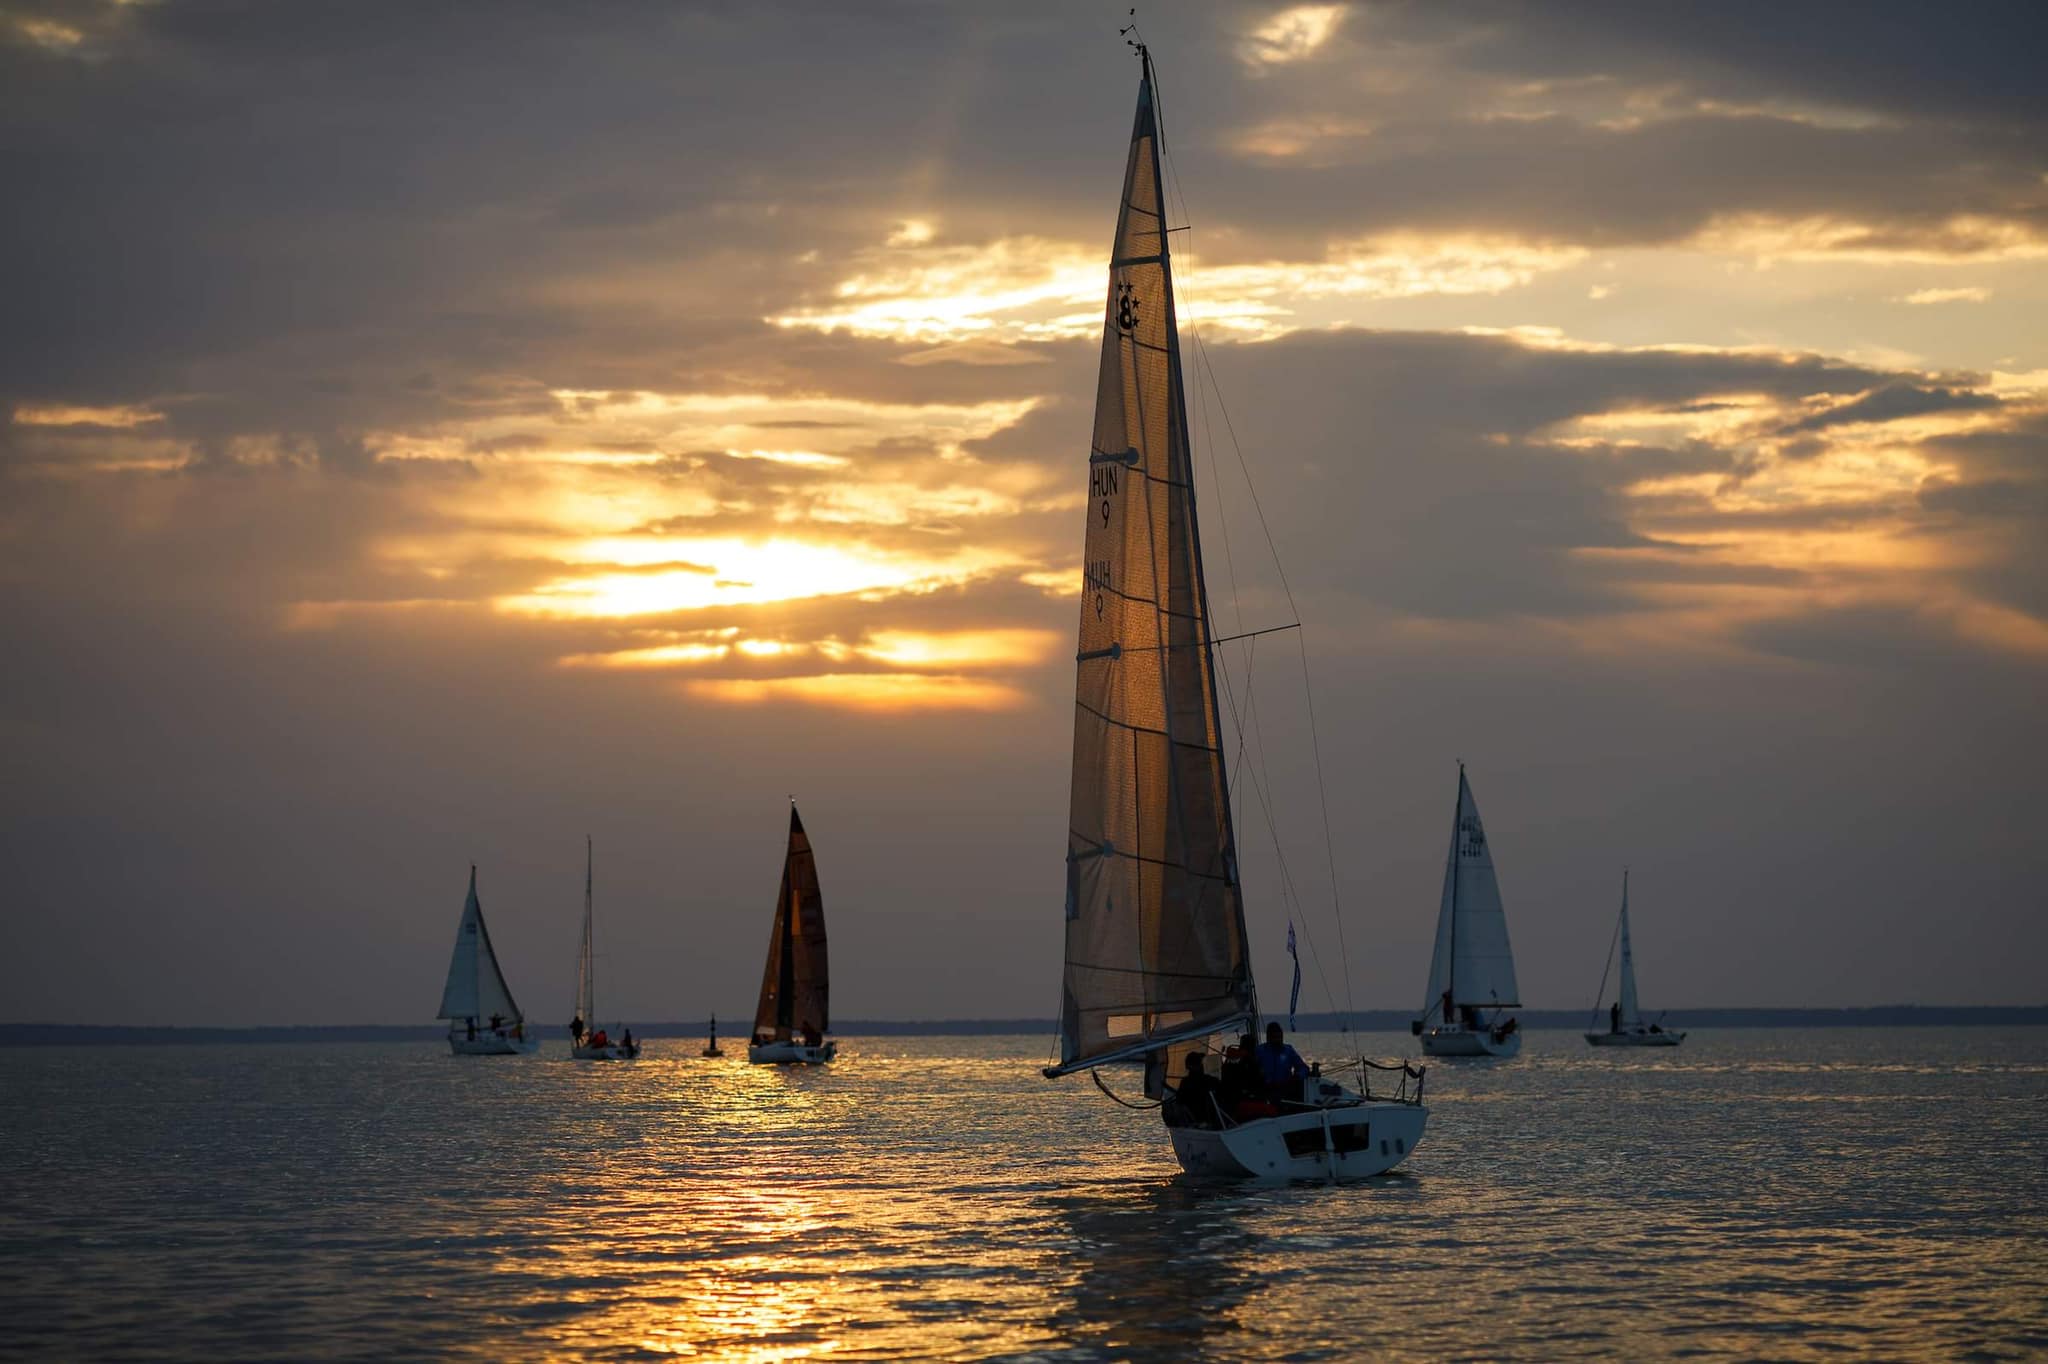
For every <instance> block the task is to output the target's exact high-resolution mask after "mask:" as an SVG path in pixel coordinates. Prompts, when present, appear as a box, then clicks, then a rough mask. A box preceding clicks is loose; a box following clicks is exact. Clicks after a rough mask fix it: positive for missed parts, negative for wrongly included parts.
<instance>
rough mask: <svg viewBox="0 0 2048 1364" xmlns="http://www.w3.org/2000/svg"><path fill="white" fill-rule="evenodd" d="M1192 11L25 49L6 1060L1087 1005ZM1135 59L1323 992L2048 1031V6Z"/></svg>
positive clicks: (144, 25) (601, 26)
mask: <svg viewBox="0 0 2048 1364" xmlns="http://www.w3.org/2000/svg"><path fill="white" fill-rule="evenodd" d="M1127 8H1128V4H1127V3H1119V4H1053V3H1032V4H1028V5H1027V4H1013V5H994V4H964V3H963V4H950V5H945V4H936V3H930V4H926V3H900V4H879V3H877V4H853V5H839V4H826V3H817V4H774V3H737V2H735V3H729V4H699V5H691V4H667V5H655V4H647V5H619V6H599V7H584V6H563V5H538V4H533V5H528V4H519V3H506V4H492V5H432V4H427V5H422V4H414V3H405V4H357V5H349V6H313V5H292V4H276V3H249V4H240V5H236V4H213V3H198V2H196V0H195V2H188V0H144V2H141V3H104V2H102V0H78V2H77V3H37V0H0V183H4V184H5V185H6V187H7V189H6V191H5V201H6V202H5V208H4V210H0V640H4V645H5V666H4V667H0V767H4V769H5V772H6V774H7V780H6V782H5V786H4V796H0V802H4V804H0V874H4V878H5V880H4V886H5V889H4V895H0V899H4V903H5V906H6V908H5V911H4V915H0V935H4V946H0V996H4V1002H0V1020H31V1019H38V1020H40V1019H52V1020H62V1021H74V1022H134V1023H149V1022H159V1023H261V1022H276V1023H284V1022H308V1023H311V1022H408V1021H425V1020H426V1019H427V1018H428V1016H430V1015H431V1013H432V1012H433V1009H434V1007H435V1004H436V1002H437V1000H438V997H439V990H440V983H441V977H442V974H443V972H444V970H445V966H446V960H447V951H448V947H449V944H450V942H451V941H452V938H453V934H454V930H455V924H456V920H457V917H458V915H459V913H460V910H461V907H462V898H463V890H464V885H465V880H466V876H467V872H468V867H469V864H470V863H471V862H475V863H477V864H478V865H479V869H480V870H479V889H480V891H481V895H482V900H483V904H484V907H485V910H486V913H487V915H488V916H489V919H490V922H491V926H492V931H493V935H494V937H495V938H496V941H497V946H498V950H499V955H500V959H501V961H502V962H503V964H504V967H505V970H506V973H507V975H508V977H509V979H510V982H511V985H512V988H513V990H514V992H515V993H516V994H517V995H518V997H519V999H520V1001H521V1003H522V1004H523V1005H524V1007H525V1009H526V1011H527V1013H528V1014H529V1016H532V1017H536V1018H539V1019H542V1020H546V1021H548V1022H551V1023H552V1022H566V1020H567V1017H568V1006H569V1001H570V998H571V989H572V986H573V983H574V980H573V976H574V966H575V962H574V959H573V952H574V949H575V944H576V928H577V916H578V914H579V913H580V908H581V880H582V866H581V858H582V844H583V837H584V835H585V834H589V835H591V836H592V837H593V838H594V840H595V845H596V850H597V894H598V926H597V933H598V941H599V948H600V951H601V952H603V953H604V954H605V955H604V956H603V958H602V959H601V961H600V963H599V968H598V970H599V986H598V988H599V997H600V1001H601V1004H600V1011H601V1013H602V1014H603V1016H604V1017H606V1018H610V1017H612V1016H614V1015H618V1016H622V1017H625V1018H627V1019H632V1020H656V1019H683V1018H693V1017H701V1016H702V1015H703V1014H704V1013H706V1012H709V1011H711V1010H713V1009H716V1010H718V1011H719V1012H720V1013H721V1014H722V1015H726V1014H739V1013H743V1012H746V1011H748V1010H750V1009H751V1006H752V1000H753V992H754V988H755V985H756V982H757V981H758V977H759V972H760V969H761V967H760V964H761V958H762V952H763V949H764V947H765V944H766V938H767V934H768V927H769V918H770V914H771V910H772V906H773V899H774V894H775V888H776V883H777V880H778V878H779V874H780V858H781V853H782V841H783V836H784V831H785V829H786V824H787V821H786V815H785V809H786V800H787V797H788V795H789V794H791V793H794V794H795V795H796V797H797V799H798V800H799V802H800V804H801V807H802V810H803V815H804V820H805V823H806V825H807V826H808V828H809V830H810V833H811V837H812V840H813V843H814V846H815V847H816V850H817V854H818V860H819V871H820V876H821V879H822V882H823V887H824V895H825V906H826V915H827V919H828V922H829V924H830V928H831V932H832V959H833V965H834V987H835V988H834V1012H835V1013H836V1014H838V1015H839V1016H841V1017H967V1016H977V1015H979V1016H1022V1015H1028V1016H1036V1017H1050V1016H1051V1015H1052V1013H1053V1012H1054V1010H1055V1008H1056V1007H1057V1004H1058V989H1059V983H1058V976H1059V964H1060V953H1061V929H1060V925H1061V897H1062V888H1063V885H1064V871H1063V861H1062V859H1063V856H1064V850H1065V839H1066V833H1065V829H1066V824H1065V821H1066V814H1067V809H1066V805H1067V784H1068V774H1067V766H1068V757H1069V747H1070V744H1071V734H1072V693H1073V681H1074V666H1073V650H1074V624H1075V617H1076V612H1077V610H1078V589H1079V581H1080V550H1081V533H1082V516H1083V502H1084V499H1085V495H1086V491H1087V485H1086V475H1087V446H1088V439H1089V431H1090V405H1091V402H1092V396H1093V386H1094V381H1095V374H1096V365H1095V353H1096V350H1097V347H1098V345H1099V341H1100V334H1101V326H1102V310H1103V294H1104V280H1105V278H1106V269H1107V259H1106V257H1107V250H1108V245H1109V239H1110V234H1111V229H1112V227H1113V226H1114V221H1115V214H1116V207H1117V190H1118V185H1119V183H1120V177H1121V174H1122V169H1123V161H1124V156H1125V151H1126V143H1127V138H1128V136H1129V131H1130V125H1131V112H1132V106H1133V101H1134V98H1135V95H1136V90H1137V82H1138V69H1137V63H1136V62H1135V60H1134V59H1133V58H1132V55H1131V53H1130V51H1129V50H1128V49H1127V48H1126V47H1125V45H1124V43H1123V42H1122V41H1121V40H1120V39H1119V38H1118V37H1117V29H1118V27H1119V26H1120V25H1121V24H1122V23H1124V22H1126V17H1125V10H1126V9H1127ZM1139 19H1140V22H1141V23H1142V24H1143V28H1144V34H1145V37H1146V38H1147V39H1148V40H1149V42H1150V43H1151V45H1152V49H1153V52H1154V55H1155V58H1156V60H1157V62H1158V65H1159V70H1160V79H1161V87H1162V104H1163V110H1164V118H1165V127H1166V144H1167V150H1168V152H1169V154H1170V162H1169V171H1170V176H1171V181H1172V183H1173V186H1174V188H1175V189H1176V190H1177V191H1178V196H1179V197H1177V198H1176V199H1175V200H1174V201H1173V203H1174V207H1175V210H1176V212H1175V221H1176V223H1186V224H1189V225H1191V230H1189V231H1186V232H1182V233H1178V234H1176V236H1175V237H1174V244H1175V250H1176V252H1177V253H1178V254H1177V256H1176V269H1177V272H1178V280H1179V284H1180V288H1181V300H1180V309H1181V317H1182V326H1183V339H1184V341H1185V342H1186V343H1187V347H1188V351H1189V354H1188V361H1187V364H1188V370H1189V373H1190V376H1191V386H1192V392H1193V395H1194V396H1193V398H1192V399H1191V425H1192V427H1193V432H1194V442H1195V460H1196V466H1197V478H1198V489H1199V491H1200V493H1201V495H1202V497H1203V498H1204V499H1205V501H1204V507H1203V514H1204V534H1205V539H1206V547H1207V550H1208V558H1209V574H1210V588H1211V593H1212V598H1213V601H1214V606H1215V610H1216V614H1217V617H1218V628H1219V630H1222V631H1224V632H1230V631H1236V630H1254V629H1259V628H1263V627H1266V626H1271V625H1280V624H1285V623H1287V622H1288V621H1290V620H1292V619H1293V610H1294V608H1293V607H1290V605H1289V600H1288V589H1290V588H1291V592H1292V598H1293V601H1294V603H1295V604H1296V605H1297V606H1298V609H1299V612H1300V616H1301V619H1302V620H1303V622H1304V626H1305V628H1304V630H1303V631H1302V632H1301V634H1300V635H1299V636H1298V637H1297V636H1295V635H1293V634H1288V633H1282V634H1278V635H1273V636H1268V637H1263V638H1261V639H1260V640H1259V641H1258V643H1257V647H1256V648H1255V649H1253V648H1249V647H1247V646H1244V645H1238V646H1231V647H1230V648H1229V649H1227V650H1225V651H1224V652H1225V653H1226V654H1227V658H1226V662H1227V664H1228V667H1229V669H1230V670H1231V675H1232V677H1233V679H1234V682H1233V686H1234V688H1235V691H1234V694H1235V695H1237V696H1238V697H1239V698H1240V699H1245V698H1249V699H1250V704H1251V705H1252V706H1253V707H1255V713H1256V717H1257V724H1256V726H1254V727H1252V732H1251V733H1250V734H1249V735H1248V737H1247V738H1246V740H1245V742H1244V755H1245V756H1244V758H1243V761H1242V762H1241V764H1240V772H1241V774H1242V775H1241V777H1240V782H1239V786H1240V796H1241V798H1242V799H1243V800H1244V801H1245V802H1246V807H1245V809H1244V810H1242V811H1241V812H1240V819H1239V828H1240V836H1241V838H1242V841H1243V843H1244V859H1245V873H1246V903H1247V908H1248V915H1249V918H1250V922H1251V928H1252V933H1253V936H1254V940H1255V949H1256V959H1257V963H1258V967H1259V974H1260V978H1261V980H1262V981H1263V982H1264V983H1265V986H1266V998H1267V1002H1268V1003H1269V1004H1271V1003H1275V1002H1284V997H1285V980H1286V977H1285V970H1284V958H1283V957H1282V955H1281V947H1282V943H1283V941H1284V933H1285V924H1286V920H1287V917H1288V915H1289V913H1290V912H1293V913H1294V914H1296V915H1297V916H1298V918H1299V919H1300V920H1301V922H1302V924H1303V926H1304V927H1305V928H1306V929H1307V930H1309V932H1310V935H1311V936H1312V938H1313V941H1314V944H1315V949H1316V950H1315V957H1314V960H1313V961H1312V962H1311V963H1309V969H1308V974H1309V986H1308V988H1307V989H1306V990H1305V992H1304V1007H1315V1008H1323V1007H1327V1006H1328V1005H1329V1004H1330V1003H1332V1002H1333V997H1334V1002H1335V1003H1336V1004H1338V1005H1342V1004H1343V1003H1344V1002H1345V999H1346V997H1347V995H1348V997H1350V998H1352V999H1355V1001H1356V1003H1357V1004H1358V1005H1359V1006H1360V1007H1370V1008H1414V1007H1416V1006H1418V1005H1420V1004H1421V1002H1422V1000H1421V996H1422V994H1423V991H1424V987H1425V975H1426V971H1427V967H1428V957H1429V946H1430V940H1431V937H1432V932H1433V925H1434V918H1435V914H1436V906H1437V896H1438V890H1439V885H1440V880H1441V875H1442V866H1443V858H1444V852H1445V845H1446V842H1447V838H1448V834H1449V824H1450V817H1451V806H1452V801H1453V799H1454V796H1455V792H1456V770H1457V769H1456V762H1457V761H1458V760H1459V759H1462V760H1464V761H1465V762H1466V763H1467V765H1468V768H1469V771H1470V773H1471V778H1472V783H1473V789H1474V792H1475V794H1476V796H1477V799H1478V802H1479V807H1480V809H1481V811H1482V813H1483V815H1484V817H1485V820H1486V823H1487V827H1488V831H1489V834H1490V837H1491V841H1492V844H1493V848H1494V853H1495V857H1496V861H1497V864H1498V867H1499V872H1500V877H1501V884H1502V890H1503V895H1504V898H1505V901H1506V905H1507V913H1508V919H1509V924H1510V929H1511V932H1512V934H1513V939H1514V944H1515V948H1516V955H1517V959H1518V961H1519V963H1520V967H1521V970H1520V975H1521V982H1522V988H1523V992H1524V999H1525V1001H1526V1002H1527V1003H1529V1004H1530V1005H1532V1006H1538V1007H1560V1008H1569V1007H1576V1006H1583V1005H1590V1004H1591V1002H1592V995H1593V992H1594V989H1595V986H1596V984H1597V983H1598V980H1599V976H1600V968H1601V956H1602V954H1603V952H1604V951H1605V950H1606V947H1607V942H1608V934H1609V931H1610V929H1611V925H1612V918H1613V913H1614V908H1615V904H1616V900H1617V894H1618V888H1619V882H1620V877H1621V870H1622V867H1623V866H1624V864H1626V865H1628V866H1630V867H1631V868H1632V869H1633V871H1632V880H1631V885H1632V891H1633V894H1632V911H1633V918H1634V930H1635V938H1636V949H1637V954H1638V966H1639V971H1640V974H1641V977H1642V989H1643V998H1644V1002H1645V1005H1646V1007H1649V1008H1653V1009H1654V1008H1661V1007H1665V1006H1670V1007H1673V1008H1683V1007H1684V1006H1686V1005H1707V1004H1726V1005H1767V1004H1785V1005H1807V1004H1821V1005H1834V1004H1877V1003H1890V1002H1921V1003H2041V1002H2044V1001H2048V971H2044V962H2048V913H2044V910H2048V891H2044V886H2048V852H2044V847H2048V844H2044V840H2043V838H2042V835H2041V828H2042V826H2043V824H2044V822H2048V781H2044V779H2043V777H2042V764H2043V761H2044V757H2043V755H2044V753H2048V721H2044V719H2043V698H2044V696H2048V328H2044V327H2043V325H2042V322H2041V318H2042V317H2044V316H2048V97H2044V95H2043V89H2044V82H2043V77H2042V74H2041V71H2040V60H2041V56H2042V53H2043V52H2044V51H2048V10H2044V9H2043V8H2042V7H2041V6H2038V5H2034V4H2012V5H1995V4H1983V5H1966V6H1961V7H1935V6H1928V5H1910V6H1905V5H1884V4H1860V3H1859V4H1840V5H1829V4H1801V5H1794V6H1787V5H1782V4H1761V3H1757V4H1747V3H1730V4H1721V5H1715V6H1688V7H1684V8H1669V7H1647V8H1646V7H1641V6H1635V5H1626V4H1619V3H1616V4H1599V3H1585V4H1561V5H1544V6H1540V7H1536V6H1524V5H1511V4H1501V5H1487V4H1469V5H1465V4H1461V5H1434V4H1428V5H1425V4H1414V5H1406V4H1388V5H1381V4H1366V3H1359V4H1350V5H1310V6H1301V7H1296V8H1291V9H1290V8H1283V7H1279V6H1259V5H1235V4H1223V5H1185V4H1179V3H1176V4H1172V5H1157V4H1155V5H1153V6H1149V7H1142V6H1141V9H1140V13H1139ZM1196 337H1199V341H1200V349H1199V353H1198V352H1197V349H1196ZM1196 380H1199V381H1200V382H1199V383H1196V382H1195V381H1196ZM1240 451H1241V454H1242V460H1241V462H1240V454H1239V452H1240ZM1252 490H1255V491H1256V495H1257V502H1256V505H1255V504H1254V501H1253V498H1252V495H1251V491H1252ZM1261 515H1263V520H1264V525H1265V528H1266V530H1267V531H1269V532H1270V538H1271V542H1272V544H1273V545H1275V546H1277V550H1278V556H1277V567H1276V560H1275V556H1274V554H1273V553H1272V552H1271V551H1270V550H1269V547H1268V539H1267V534H1266V533H1265V532H1263V531H1262V529H1261V523H1260V517H1261ZM1283 571H1284V574H1285V579H1284V584H1283V579H1282V577H1281V573H1282V572H1283ZM1304 650H1305V652H1306V657H1307V660H1308V664H1309V670H1310V673H1309V675H1310V680H1311V682H1312V684H1313V702H1314V715H1315V725H1316V728H1317V732H1318V734H1319V737H1320V740H1321V753H1322V763H1323V773H1324V777H1325V780H1326V783H1327V787H1328V795H1329V814H1330V819H1331V823H1332V829H1333V835H1334V844H1335V858H1334V866H1335V873H1336V880H1337V887H1336V888H1337V891H1338V893H1339V896H1340V898H1341V901H1342V904H1343V907H1344V939H1345V947H1346V948H1347V949H1348V958H1349V968H1350V982H1349V989H1348V991H1347V988H1346V984H1345V981H1344V979H1343V972H1342V970H1341V968H1340V965H1339V960H1338V953H1339V948H1338V941H1337V932H1336V928H1335V925H1334V924H1333V923H1332V920H1331V908H1330V906H1331V899H1332V888H1331V882H1330V863H1329V862H1326V860H1325V858H1324V853H1323V843H1322V824H1321V820H1322V814H1321V807H1320V806H1319V804H1318V799H1317V794H1316V771H1315V767H1314V765H1313V763H1312V761H1311V758H1310V753H1311V749H1310V745H1309V736H1308V720H1307V707H1306V705H1305V704H1304V698H1303V693H1302V669H1301V663H1302V658H1303V651H1304ZM1247 713H1251V712H1247ZM1231 743H1232V748H1231V757H1232V758H1233V759H1236V758H1238V756H1239V750H1238V747H1237V744H1238V740H1237V739H1236V737H1235V736H1233V738H1232V740H1231ZM1252 773H1257V774H1258V776H1259V781H1258V784H1257V787H1256V789H1253V786H1252V784H1251V782H1250V780H1249V777H1250V774H1252ZM1268 811H1270V814H1271V819H1270V822H1269V820H1268V818H1267V813H1268ZM1276 841H1277V843H1278V844H1279V845H1280V847H1281V848H1282V850H1283V851H1284V853H1285V860H1286V864H1287V867H1288V869H1289V872H1290V874H1291V879H1292V884H1293V886H1294V892H1295V895H1294V897H1290V896H1289V895H1287V894H1285V893H1283V890H1282V883H1281V877H1280V874H1279V872H1278V870H1277V867H1276V859H1275V856H1274V848H1275V844H1276ZM1296 898H1298V900H1299V902H1300V903H1299V904H1298V905H1297V904H1296V902H1295V901H1296ZM1325 981H1327V990H1326V988H1325V985H1324V982H1325ZM557 1015H559V1016H560V1017H559V1018H557Z"/></svg>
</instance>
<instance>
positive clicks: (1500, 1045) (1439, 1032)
mask: <svg viewBox="0 0 2048 1364" xmlns="http://www.w3.org/2000/svg"><path fill="white" fill-rule="evenodd" d="M1521 1050H1522V1033H1521V1030H1520V1029H1516V1030H1515V1031H1514V1032H1511V1033H1509V1034H1508V1035H1507V1036H1505V1037H1501V1038H1496V1037H1494V1035H1493V1034H1492V1032H1490V1031H1482V1032H1469V1031H1467V1030H1466V1029H1464V1028H1431V1029H1430V1030H1429V1031H1428V1032H1425V1033H1424V1034H1422V1054H1423V1055H1424V1056H1440V1057H1441V1056H1447V1057H1458V1056H1490V1057H1493V1058H1495V1059H1497V1060H1506V1059H1507V1058H1508V1057H1510V1056H1517V1055H1520V1054H1521Z"/></svg>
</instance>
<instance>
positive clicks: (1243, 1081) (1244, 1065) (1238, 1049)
mask: <svg viewBox="0 0 2048 1364" xmlns="http://www.w3.org/2000/svg"><path fill="white" fill-rule="evenodd" d="M1258 1049H1259V1039H1258V1038H1257V1037H1256V1036H1255V1035H1253V1034H1252V1033H1246V1034H1245V1035H1244V1036H1243V1037H1240V1038H1238V1039H1237V1045H1236V1046H1234V1047H1232V1048H1231V1049H1230V1050H1229V1051H1227V1052H1225V1053H1224V1055H1223V1073H1222V1075H1220V1076H1218V1077H1217V1086H1218V1088H1219V1089H1220V1090H1221V1091H1222V1092H1221V1094H1220V1095H1219V1096H1218V1097H1219V1099H1220V1100H1221V1101H1222V1104H1223V1111H1224V1112H1226V1113H1229V1114H1231V1115H1233V1116H1235V1115H1236V1113H1237V1106H1238V1105H1239V1104H1241V1103H1243V1102H1244V1101H1245V1100H1247V1099H1263V1098H1265V1097H1266V1079H1265V1077H1264V1076H1263V1075H1261V1074H1259V1063H1258V1061H1257V1060H1256V1059H1254V1057H1253V1055H1252V1053H1254V1052H1256V1051H1257V1050H1258Z"/></svg>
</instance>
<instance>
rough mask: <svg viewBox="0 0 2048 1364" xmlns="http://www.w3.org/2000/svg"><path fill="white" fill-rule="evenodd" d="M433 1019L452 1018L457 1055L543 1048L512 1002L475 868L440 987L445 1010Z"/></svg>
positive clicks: (450, 1025)
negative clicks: (445, 980) (486, 921)
mask: <svg viewBox="0 0 2048 1364" xmlns="http://www.w3.org/2000/svg"><path fill="white" fill-rule="evenodd" d="M435 1017H436V1018H445V1019H447V1020H448V1049H449V1050H450V1051H452V1052H454V1053H455V1054H456V1055H457V1056H520V1055H524V1054H526V1053H528V1052H531V1051H534V1050H537V1049H538V1048H539V1046H540V1039H538V1038H528V1037H527V1035H526V1016H525V1015H524V1014H522V1013H520V1012H519V1006H518V1005H517V1004H515V1003H513V1002H512V991H511V989H510V988H509V987H508V986H507V985H506V984H505V973H504V972H503V971H500V970H499V969H498V954H497V953H496V952H493V951H492V950H491V931H490V930H489V929H488V928H486V927H484V907H483V903H482V902H481V901H479V900H478V899H477V898H476V868H475V867H474V866H472V867H471V868H470V869H469V898H468V899H467V900H465V901H464V902H463V905H462V922H461V923H460V924H459V925H458V926H457V927H456V929H455V951H454V953H453V954H452V955H451V956H450V957H449V958H448V983H447V984H446V985H444V986H443V987H442V988H441V1012H440V1013H438V1014H436V1015H435Z"/></svg>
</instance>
